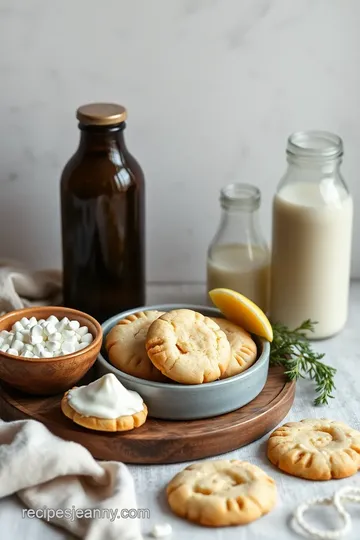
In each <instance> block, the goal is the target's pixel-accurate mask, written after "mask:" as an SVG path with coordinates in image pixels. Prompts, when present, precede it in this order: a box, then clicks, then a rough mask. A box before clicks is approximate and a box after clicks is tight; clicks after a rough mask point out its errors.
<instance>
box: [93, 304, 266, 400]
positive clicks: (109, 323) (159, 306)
mask: <svg viewBox="0 0 360 540" xmlns="http://www.w3.org/2000/svg"><path fill="white" fill-rule="evenodd" d="M166 308H168V310H169V311H171V310H173V309H192V310H193V311H201V310H211V311H213V312H214V316H215V315H219V316H220V317H222V318H224V317H223V315H222V313H221V312H220V310H218V309H217V308H214V307H212V306H204V305H201V304H176V303H174V304H151V305H149V306H140V307H138V308H134V309H128V310H126V311H122V312H121V313H119V314H118V315H114V316H113V317H110V318H109V319H107V320H106V321H105V322H103V323H102V325H101V328H102V331H103V336H104V341H103V344H102V347H101V349H100V352H99V354H98V362H100V363H101V364H102V365H103V366H104V367H108V366H109V367H110V368H111V370H114V372H115V373H118V374H119V375H120V376H121V377H122V378H123V379H124V381H129V382H132V383H136V384H142V385H145V386H150V387H152V388H158V389H169V390H179V391H182V390H184V391H190V390H194V389H195V388H197V389H198V390H199V391H200V392H205V391H206V388H208V389H210V388H219V387H220V388H221V387H222V386H226V385H229V384H231V383H233V384H236V382H239V381H243V380H244V379H247V378H249V377H251V376H252V375H253V374H254V373H256V371H258V370H261V369H262V368H263V367H264V364H266V363H267V362H268V361H269V357H270V342H269V341H267V340H266V339H263V338H260V337H259V336H254V337H255V339H256V340H257V341H259V342H260V343H261V345H262V351H261V354H260V356H259V358H258V359H257V360H256V362H255V363H254V364H253V365H252V366H250V367H249V368H248V369H246V370H245V371H243V372H242V373H239V374H238V375H234V376H233V377H228V378H227V379H221V380H216V381H212V382H209V383H205V384H204V383H202V384H179V383H178V384H176V383H163V382H158V381H148V380H147V379H140V378H139V377H135V376H134V375H129V374H128V373H125V372H124V371H121V370H120V369H119V368H117V367H116V366H113V365H112V364H111V363H110V362H109V361H108V360H107V359H106V358H105V356H104V355H103V349H104V347H105V338H106V334H105V332H107V330H106V329H107V328H108V327H109V326H110V327H112V326H114V324H113V323H115V322H117V321H119V320H121V319H123V318H125V317H126V316H127V315H131V314H132V313H136V312H138V311H150V310H151V311H153V310H159V311H166ZM104 352H106V351H104ZM110 372H111V371H110Z"/></svg>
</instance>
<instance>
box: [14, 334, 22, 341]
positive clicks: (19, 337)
mask: <svg viewBox="0 0 360 540" xmlns="http://www.w3.org/2000/svg"><path fill="white" fill-rule="evenodd" d="M14 339H18V340H20V341H23V333H22V332H15V334H14Z"/></svg>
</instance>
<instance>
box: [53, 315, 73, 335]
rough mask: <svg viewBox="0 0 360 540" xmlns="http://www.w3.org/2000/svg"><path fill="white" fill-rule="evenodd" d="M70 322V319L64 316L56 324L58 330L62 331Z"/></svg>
mask: <svg viewBox="0 0 360 540" xmlns="http://www.w3.org/2000/svg"><path fill="white" fill-rule="evenodd" d="M69 322H70V321H69V319H68V318H67V317H64V318H63V319H61V321H59V322H58V323H56V324H55V327H56V330H58V332H62V331H63V330H64V328H66V327H67V325H68V324H69Z"/></svg>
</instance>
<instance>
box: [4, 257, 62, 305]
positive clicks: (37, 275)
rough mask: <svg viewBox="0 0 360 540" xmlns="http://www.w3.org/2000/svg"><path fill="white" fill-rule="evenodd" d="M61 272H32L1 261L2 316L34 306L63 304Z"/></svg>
mask: <svg viewBox="0 0 360 540" xmlns="http://www.w3.org/2000/svg"><path fill="white" fill-rule="evenodd" d="M61 285H62V275H61V272H60V270H38V271H30V270H27V269H26V268H23V267H22V265H21V264H20V263H17V262H13V261H8V260H2V261H1V260H0V314H3V313H6V312H8V311H12V310H13V309H21V308H24V307H28V306H33V305H58V304H59V303H60V302H61Z"/></svg>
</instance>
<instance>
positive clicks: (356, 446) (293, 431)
mask: <svg viewBox="0 0 360 540" xmlns="http://www.w3.org/2000/svg"><path fill="white" fill-rule="evenodd" d="M319 432H320V433H319ZM323 434H325V435H323ZM324 437H325V443H326V444H323V443H324ZM330 437H331V438H330ZM327 439H328V441H327ZM267 456H268V458H269V460H270V461H271V463H273V465H275V467H278V468H279V469H280V470H282V471H284V472H286V473H288V474H290V475H292V476H298V477H300V478H305V479H307V480H331V479H337V478H347V477H349V476H352V475H353V474H355V473H356V472H357V471H358V470H359V469H360V432H359V431H356V430H354V429H352V428H351V427H349V426H348V425H347V424H345V423H343V422H339V421H336V420H328V419H326V418H307V419H304V420H301V421H300V422H288V423H286V424H283V425H282V426H279V427H278V428H277V429H276V430H275V431H273V433H272V434H271V435H270V437H269V440H268V445H267Z"/></svg>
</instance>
